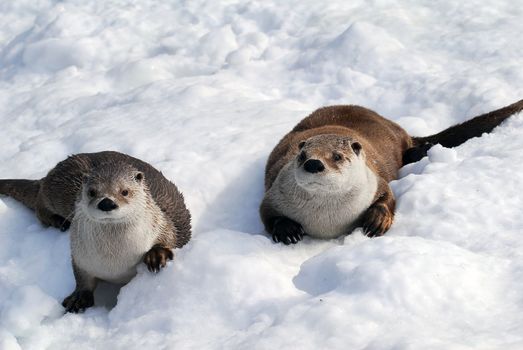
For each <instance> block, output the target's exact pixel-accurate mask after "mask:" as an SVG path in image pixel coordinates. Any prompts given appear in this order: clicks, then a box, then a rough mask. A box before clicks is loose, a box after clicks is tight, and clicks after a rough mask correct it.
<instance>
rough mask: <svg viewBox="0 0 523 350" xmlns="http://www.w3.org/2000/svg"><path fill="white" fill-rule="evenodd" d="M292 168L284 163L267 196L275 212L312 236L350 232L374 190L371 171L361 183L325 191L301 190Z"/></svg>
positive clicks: (337, 235)
mask: <svg viewBox="0 0 523 350" xmlns="http://www.w3.org/2000/svg"><path fill="white" fill-rule="evenodd" d="M294 171H295V169H294V167H293V165H292V164H288V165H287V166H286V167H284V168H283V169H282V171H281V172H280V174H279V175H278V177H277V178H276V180H275V182H274V184H273V186H272V187H271V189H270V190H269V193H268V197H269V198H270V200H271V203H273V205H274V207H275V208H276V209H277V210H278V211H279V212H281V213H282V214H283V215H284V216H286V217H288V218H290V219H292V220H294V221H296V222H299V223H300V224H301V225H302V226H303V229H304V231H305V232H306V233H307V234H308V235H310V236H312V237H315V238H323V239H330V238H336V237H339V236H341V235H343V234H347V233H349V232H351V231H352V230H353V229H354V227H355V224H356V221H357V220H358V218H359V217H360V216H361V214H362V213H363V212H365V210H367V208H368V207H369V206H370V205H371V204H372V201H373V199H374V197H375V194H376V190H377V180H376V179H375V177H374V176H372V174H370V176H368V179H367V181H365V186H353V187H352V188H350V189H349V190H348V191H339V192H337V193H336V192H327V193H325V192H324V191H314V190H305V189H304V188H303V187H301V186H300V185H299V184H298V183H297V182H296V180H295V176H294ZM340 176H343V175H340ZM346 176H348V175H346ZM311 187H312V186H309V189H310V188H311Z"/></svg>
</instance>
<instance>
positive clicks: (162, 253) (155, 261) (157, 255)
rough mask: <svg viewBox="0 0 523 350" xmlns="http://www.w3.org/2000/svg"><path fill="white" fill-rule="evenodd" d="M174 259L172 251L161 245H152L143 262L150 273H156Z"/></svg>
mask: <svg viewBox="0 0 523 350" xmlns="http://www.w3.org/2000/svg"><path fill="white" fill-rule="evenodd" d="M173 257H174V255H173V251H172V250H171V249H169V248H167V247H165V246H163V245H161V244H156V245H154V246H153V247H152V248H151V249H149V251H148V252H147V253H145V255H144V257H143V262H144V263H145V265H147V269H149V271H151V272H158V271H160V269H161V268H163V267H165V266H166V265H167V261H168V260H172V259H173Z"/></svg>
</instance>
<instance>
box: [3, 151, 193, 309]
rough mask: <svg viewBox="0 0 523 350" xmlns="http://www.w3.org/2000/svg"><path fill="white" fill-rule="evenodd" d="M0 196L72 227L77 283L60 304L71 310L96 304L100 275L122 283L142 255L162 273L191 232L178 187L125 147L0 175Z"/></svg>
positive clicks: (61, 225)
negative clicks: (29, 175) (38, 172)
mask: <svg viewBox="0 0 523 350" xmlns="http://www.w3.org/2000/svg"><path fill="white" fill-rule="evenodd" d="M0 194H5V195H9V196H11V197H13V198H15V199H17V200H19V201H21V202H22V203H24V204H25V205H27V206H28V207H29V208H33V209H35V211H36V214H37V216H38V218H39V219H40V220H41V221H42V223H43V224H44V225H47V226H54V227H58V228H61V229H62V230H65V229H67V228H68V227H69V226H70V227H71V255H72V263H73V271H74V275H75V279H76V289H75V291H74V292H73V293H72V294H71V295H70V296H69V297H67V298H66V299H65V300H64V302H63V305H64V307H65V308H66V311H70V312H78V311H81V310H83V309H85V308H87V307H90V306H92V305H93V304H94V297H93V291H94V289H95V288H96V284H97V281H98V280H106V281H109V282H118V283H125V282H127V281H129V279H130V278H131V277H132V276H134V274H135V273H136V265H137V264H138V263H139V262H140V261H143V262H144V263H145V264H146V265H147V267H148V269H149V270H150V271H154V272H157V271H159V269H160V268H161V267H164V266H165V264H166V261H167V260H170V259H172V258H173V253H172V251H171V249H174V248H181V247H182V246H184V245H185V244H186V243H187V242H188V241H189V239H190V237H191V223H190V220H191V216H190V213H189V211H188V210H187V208H186V206H185V203H184V199H183V195H182V194H181V193H180V192H179V191H178V189H177V187H176V186H175V185H174V184H173V183H172V182H170V181H169V180H167V179H166V178H165V177H164V176H163V175H162V173H161V172H159V171H158V170H156V169H155V168H153V167H152V166H151V165H149V164H147V163H145V162H143V161H141V160H139V159H136V158H133V157H130V156H128V155H125V154H122V153H117V152H109V151H108V152H100V153H84V154H77V155H73V156H70V157H69V158H67V159H66V160H64V161H62V162H60V163H58V164H57V165H56V167H55V168H54V169H52V170H51V171H50V172H49V173H48V174H47V176H46V177H44V178H43V179H41V180H0Z"/></svg>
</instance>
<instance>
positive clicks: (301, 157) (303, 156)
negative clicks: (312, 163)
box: [298, 152, 307, 162]
mask: <svg viewBox="0 0 523 350" xmlns="http://www.w3.org/2000/svg"><path fill="white" fill-rule="evenodd" d="M306 158H307V155H306V154H305V152H301V153H300V156H299V157H298V160H299V161H300V162H303V161H304V160H305V159H306Z"/></svg>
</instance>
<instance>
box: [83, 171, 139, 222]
mask: <svg viewBox="0 0 523 350" xmlns="http://www.w3.org/2000/svg"><path fill="white" fill-rule="evenodd" d="M146 198H147V187H146V185H145V182H144V175H143V173H142V172H140V171H138V170H136V169H135V168H133V167H132V166H130V165H128V164H125V163H123V164H122V163H105V164H101V165H99V166H97V167H95V168H93V169H92V171H91V172H90V173H89V174H88V175H86V176H85V177H84V180H83V183H82V192H81V194H80V198H79V200H78V202H77V208H78V209H80V210H81V211H82V212H83V213H84V214H85V215H86V216H87V217H89V218H90V219H92V220H95V221H101V222H115V223H116V222H122V221H127V220H128V219H127V218H128V217H130V216H133V215H134V216H137V215H138V214H139V211H140V210H143V207H144V205H145V201H146Z"/></svg>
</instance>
